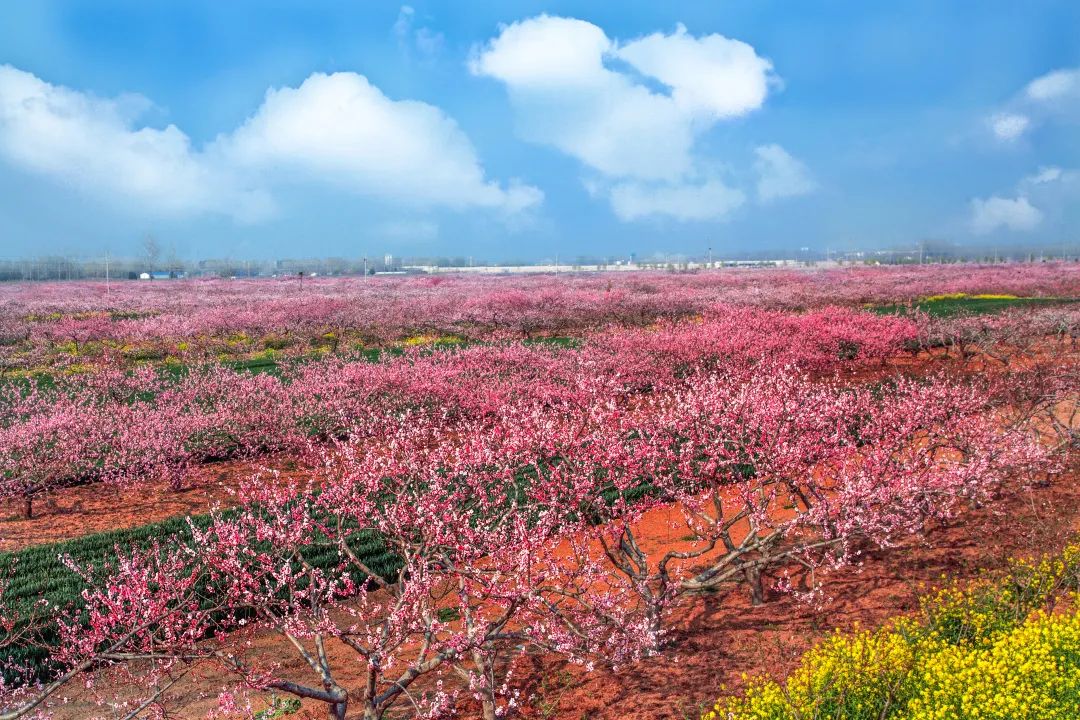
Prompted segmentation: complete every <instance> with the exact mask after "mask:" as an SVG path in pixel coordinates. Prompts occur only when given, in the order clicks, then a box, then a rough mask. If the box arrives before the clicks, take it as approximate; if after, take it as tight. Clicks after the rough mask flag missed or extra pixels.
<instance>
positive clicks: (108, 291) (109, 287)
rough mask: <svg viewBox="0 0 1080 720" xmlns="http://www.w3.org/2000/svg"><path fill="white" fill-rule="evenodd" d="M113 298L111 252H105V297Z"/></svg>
mask: <svg viewBox="0 0 1080 720" xmlns="http://www.w3.org/2000/svg"><path fill="white" fill-rule="evenodd" d="M111 296H112V285H110V284H109V251H108V250H106V251H105V297H111Z"/></svg>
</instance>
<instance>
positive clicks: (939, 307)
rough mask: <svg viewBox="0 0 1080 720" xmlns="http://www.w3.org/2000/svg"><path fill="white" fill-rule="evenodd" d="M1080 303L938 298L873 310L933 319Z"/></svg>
mask: <svg viewBox="0 0 1080 720" xmlns="http://www.w3.org/2000/svg"><path fill="white" fill-rule="evenodd" d="M1077 302H1080V298H1046V297H1029V298H1022V297H1009V296H1004V295H964V294H963V293H954V294H950V295H935V296H932V297H929V298H924V299H923V300H920V301H918V302H917V303H913V304H911V305H895V304H894V305H875V306H873V307H871V308H870V310H871V311H872V312H875V313H877V314H878V315H905V314H907V313H910V312H912V311H916V310H918V311H921V312H924V313H926V314H927V315H930V316H932V317H953V316H956V315H990V314H993V313H998V312H1001V311H1003V310H1009V309H1011V308H1026V307H1048V306H1054V305H1067V304H1071V303H1077Z"/></svg>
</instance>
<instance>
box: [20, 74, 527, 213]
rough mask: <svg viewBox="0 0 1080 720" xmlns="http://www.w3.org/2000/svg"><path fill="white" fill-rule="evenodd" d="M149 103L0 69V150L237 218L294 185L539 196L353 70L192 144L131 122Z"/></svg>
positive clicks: (104, 185)
mask: <svg viewBox="0 0 1080 720" xmlns="http://www.w3.org/2000/svg"><path fill="white" fill-rule="evenodd" d="M148 106H149V102H148V101H145V100H143V99H140V98H137V97H136V98H131V97H127V98H119V99H100V98H95V97H93V96H91V95H89V94H86V93H81V92H78V91H76V90H71V89H68V88H65V87H60V86H56V85H51V84H49V83H47V82H45V81H43V80H40V79H39V78H37V77H35V76H34V75H32V74H30V73H28V72H24V71H22V70H18V69H16V68H13V67H10V66H0V158H3V159H5V160H6V161H8V162H9V163H11V164H13V165H16V166H18V167H21V168H23V169H25V170H29V171H31V172H34V173H37V174H40V175H43V176H47V177H51V178H54V179H56V180H59V181H62V182H65V183H68V184H70V185H73V186H75V187H78V188H80V189H81V190H83V191H85V192H87V193H92V194H95V195H97V196H99V197H102V198H105V199H108V200H111V201H114V202H116V203H118V204H124V203H129V204H133V205H135V206H137V207H138V208H139V209H140V210H149V211H150V212H154V213H159V214H165V215H190V214H199V213H218V214H223V215H229V216H232V217H234V218H236V219H237V220H240V221H257V220H261V219H264V218H266V217H267V216H269V215H270V214H272V212H273V209H274V204H273V200H272V193H273V190H274V188H275V187H277V186H279V185H282V184H285V183H295V182H297V181H304V182H312V183H329V184H333V185H335V186H338V187H340V188H342V189H344V190H346V191H349V192H353V193H356V194H358V195H362V196H366V197H371V198H375V199H377V200H381V201H385V202H388V203H394V204H407V205H413V206H438V207H449V208H454V209H463V208H470V207H480V208H491V209H496V210H500V211H506V212H516V211H519V210H523V209H525V208H527V207H531V206H533V205H536V204H537V203H539V202H540V201H541V199H542V194H541V193H540V191H539V190H537V189H536V188H533V187H529V186H525V185H522V184H519V183H511V184H510V185H508V186H501V185H499V184H497V183H494V182H491V181H489V180H487V179H486V178H485V175H484V171H483V169H482V167H481V165H480V163H479V160H478V158H477V156H476V152H475V150H474V148H473V146H472V144H471V143H470V142H469V140H468V138H467V137H466V136H465V134H464V133H463V132H462V131H461V129H460V128H459V127H458V125H457V124H456V123H455V122H454V121H453V120H452V119H451V118H449V117H448V116H446V115H445V113H443V112H442V111H441V110H439V109H438V108H436V107H434V106H432V105H428V104H426V103H422V102H416V101H410V100H391V99H390V98H388V97H386V96H385V95H384V94H383V93H382V92H381V91H379V89H378V88H376V87H374V86H373V85H371V84H370V83H369V82H368V81H367V79H366V78H364V77H363V76H362V75H357V74H355V73H337V74H334V75H321V74H316V75H312V76H311V77H309V78H308V79H307V80H305V81H304V82H303V83H302V84H301V85H300V86H299V87H297V88H278V89H272V90H270V91H268V92H267V95H266V98H265V100H264V102H263V104H262V105H261V106H260V107H259V108H258V110H256V112H255V113H254V114H253V115H252V116H251V117H250V118H249V119H248V120H247V121H246V122H245V123H244V124H243V125H241V126H240V127H239V128H237V129H235V130H234V131H232V132H230V133H226V134H223V135H220V136H219V137H218V138H217V139H215V140H214V141H213V142H212V143H210V144H209V145H208V146H206V147H205V148H201V149H200V148H196V147H194V146H193V144H192V142H191V140H190V138H189V137H188V136H187V135H186V134H185V133H184V132H183V131H181V130H180V129H179V128H177V127H176V126H175V125H169V126H167V127H165V128H164V129H156V128H153V127H148V126H146V125H140V123H139V122H138V120H139V118H140V113H141V112H144V111H145V109H146V108H147V107H148Z"/></svg>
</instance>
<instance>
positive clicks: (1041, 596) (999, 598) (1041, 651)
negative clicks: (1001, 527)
mask: <svg viewBox="0 0 1080 720" xmlns="http://www.w3.org/2000/svg"><path fill="white" fill-rule="evenodd" d="M1077 589H1080V545H1075V544H1074V545H1070V546H1069V547H1067V548H1066V549H1065V550H1064V551H1063V552H1062V553H1061V554H1060V555H1057V556H1053V557H1047V558H1043V559H1042V560H1039V561H1034V562H1031V561H1019V562H1014V563H1013V566H1012V569H1011V572H1010V573H1009V574H1008V575H1007V577H1005V578H1004V579H1002V580H999V581H997V582H991V581H987V580H984V581H981V582H979V583H976V584H975V585H974V586H972V587H968V588H961V587H959V586H956V585H953V586H950V587H947V588H946V589H944V590H942V591H940V592H938V593H936V594H934V595H932V596H930V597H928V598H926V599H924V601H923V615H922V618H921V619H913V618H902V619H899V620H896V621H894V622H893V623H891V624H890V625H888V626H886V627H885V628H883V629H881V630H878V631H876V632H869V631H857V632H855V633H852V634H845V633H839V632H838V633H835V634H833V635H831V636H830V637H828V638H827V639H826V640H824V641H823V642H821V643H820V644H819V645H817V646H816V647H815V648H814V649H812V650H811V651H810V652H808V653H807V654H806V655H805V656H804V657H803V659H802V661H801V663H800V664H799V667H798V669H796V670H795V672H794V673H793V674H792V675H791V676H790V677H788V678H787V679H786V680H785V681H784V682H783V684H780V683H777V682H775V681H773V680H770V679H768V678H764V677H759V678H754V679H752V680H750V682H749V684H748V686H747V688H746V689H745V691H744V692H743V694H742V695H740V696H736V697H730V698H725V699H722V700H720V701H719V702H718V703H717V704H716V707H715V708H714V709H713V710H712V711H711V712H709V713H707V714H706V715H705V718H706V719H707V720H796V719H801V718H834V717H835V718H845V720H863V719H865V720H871V719H873V720H881V719H883V718H891V719H894V720H991V719H992V720H1021V719H1030V720H1065V719H1066V718H1075V717H1078V716H1080V608H1078V607H1077V606H1076V604H1075V602H1074V601H1073V600H1072V599H1071V598H1070V599H1069V600H1068V601H1067V602H1066V607H1065V609H1064V610H1063V611H1062V612H1059V613H1056V614H1055V613H1053V612H1052V610H1053V606H1054V604H1055V602H1056V601H1057V600H1058V599H1059V598H1060V597H1061V596H1062V594H1063V593H1068V592H1069V591H1072V592H1075V591H1076V590H1077Z"/></svg>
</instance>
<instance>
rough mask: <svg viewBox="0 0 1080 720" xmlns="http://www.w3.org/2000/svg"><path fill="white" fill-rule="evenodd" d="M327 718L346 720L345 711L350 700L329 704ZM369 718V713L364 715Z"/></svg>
mask: <svg viewBox="0 0 1080 720" xmlns="http://www.w3.org/2000/svg"><path fill="white" fill-rule="evenodd" d="M326 707H327V711H328V712H327V717H328V718H330V720H345V711H346V710H347V709H348V707H349V701H348V700H342V701H341V702H336V703H328V704H327V706H326ZM364 717H367V713H365V714H364Z"/></svg>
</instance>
